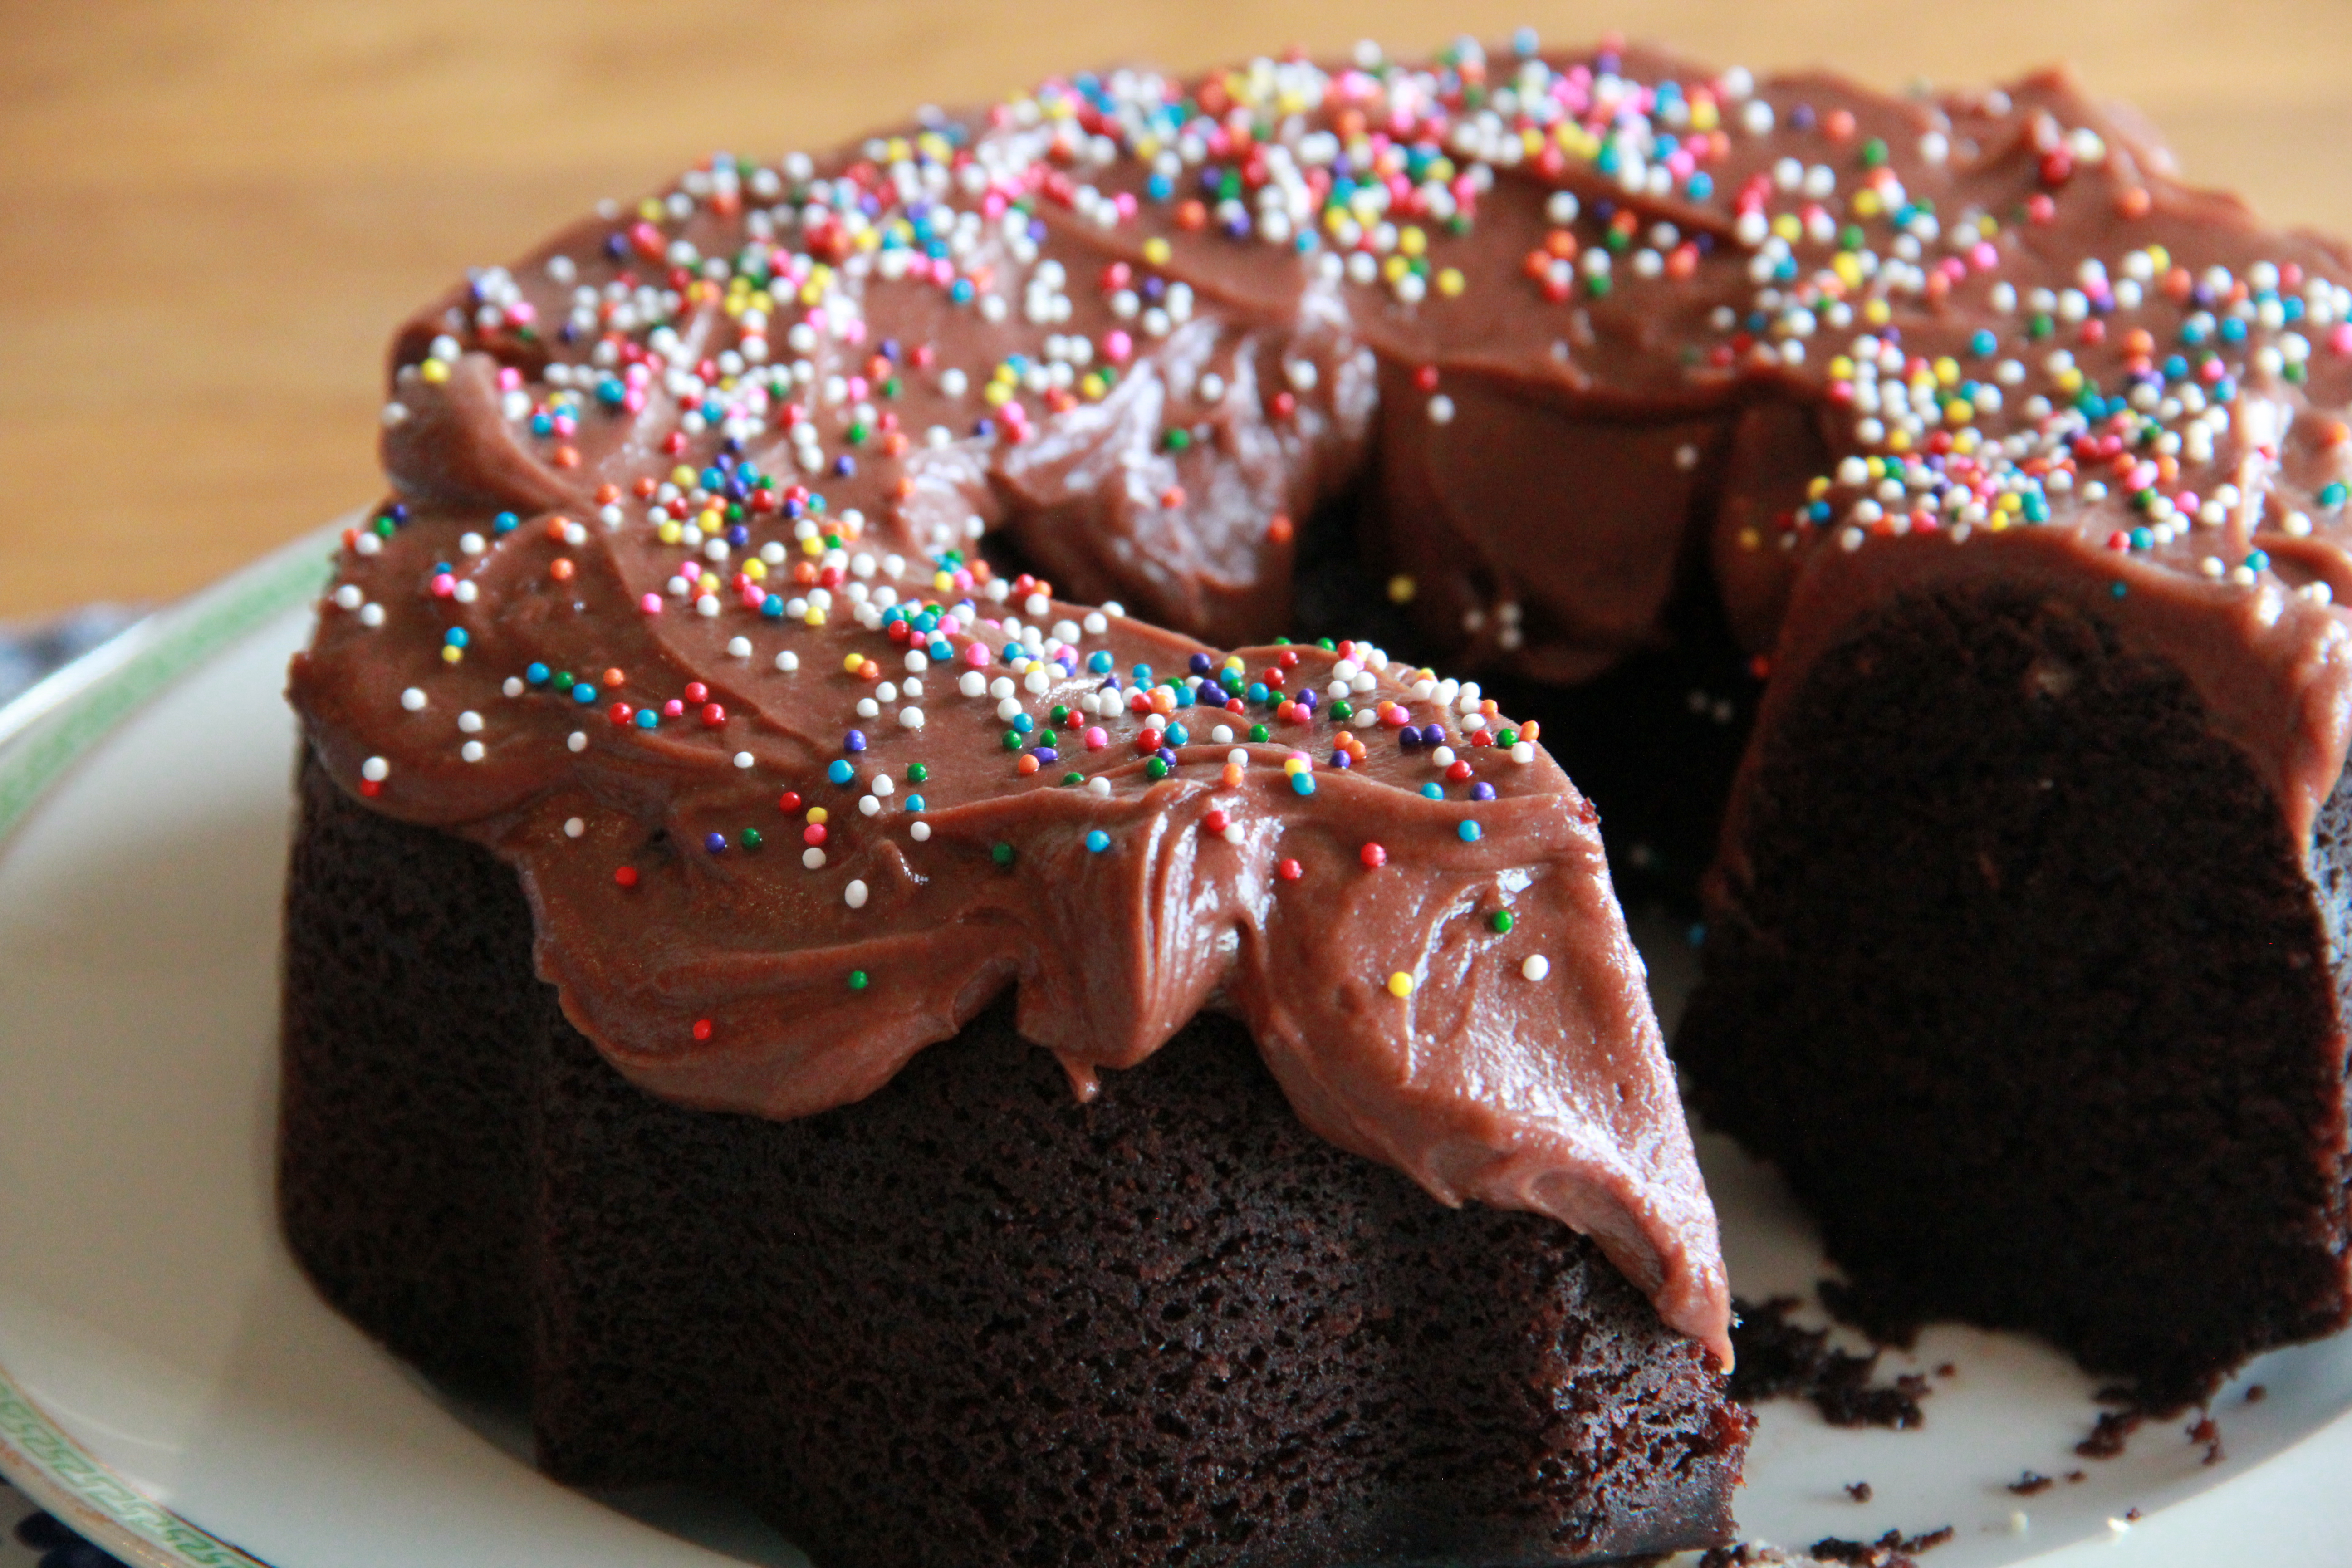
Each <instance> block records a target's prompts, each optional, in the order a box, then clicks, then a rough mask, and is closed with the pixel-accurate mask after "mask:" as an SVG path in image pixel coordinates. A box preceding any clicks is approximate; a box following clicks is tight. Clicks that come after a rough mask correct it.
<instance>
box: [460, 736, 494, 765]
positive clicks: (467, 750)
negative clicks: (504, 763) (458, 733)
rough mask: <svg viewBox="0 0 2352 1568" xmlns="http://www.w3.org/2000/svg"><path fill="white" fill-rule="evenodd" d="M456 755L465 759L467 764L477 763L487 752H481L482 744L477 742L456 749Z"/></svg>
mask: <svg viewBox="0 0 2352 1568" xmlns="http://www.w3.org/2000/svg"><path fill="white" fill-rule="evenodd" d="M457 754H458V755H459V756H461V757H463V758H465V759H466V760H467V762H469V763H478V762H480V761H481V760H482V758H483V757H484V756H486V755H488V752H485V751H484V750H483V747H482V743H481V742H479V741H468V742H466V743H465V744H464V745H462V746H460V747H458V748H457Z"/></svg>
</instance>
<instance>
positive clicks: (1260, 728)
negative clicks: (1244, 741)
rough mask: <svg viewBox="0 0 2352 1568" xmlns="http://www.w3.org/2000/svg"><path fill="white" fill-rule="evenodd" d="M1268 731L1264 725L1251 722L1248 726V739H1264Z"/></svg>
mask: <svg viewBox="0 0 2352 1568" xmlns="http://www.w3.org/2000/svg"><path fill="white" fill-rule="evenodd" d="M1268 732H1269V731H1267V730H1266V727H1265V725H1263V724H1253V725H1251V726H1250V739H1251V740H1253V741H1263V740H1265V738H1266V735H1267V734H1268Z"/></svg>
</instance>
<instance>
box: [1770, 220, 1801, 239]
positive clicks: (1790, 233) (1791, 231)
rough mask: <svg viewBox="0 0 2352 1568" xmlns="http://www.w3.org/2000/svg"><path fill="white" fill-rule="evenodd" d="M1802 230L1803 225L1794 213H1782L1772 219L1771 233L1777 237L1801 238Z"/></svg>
mask: <svg viewBox="0 0 2352 1568" xmlns="http://www.w3.org/2000/svg"><path fill="white" fill-rule="evenodd" d="M1804 232H1805V226H1804V224H1803V223H1801V222H1800V221H1799V219H1798V217H1797V215H1796V214H1795V213H1782V214H1781V215H1780V216H1779V217H1776V218H1774V219H1773V220H1772V233H1773V234H1774V235H1775V236H1776V237H1779V238H1781V239H1787V240H1795V239H1799V238H1801V237H1803V235H1804Z"/></svg>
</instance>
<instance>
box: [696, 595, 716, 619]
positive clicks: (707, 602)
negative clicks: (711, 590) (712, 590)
mask: <svg viewBox="0 0 2352 1568" xmlns="http://www.w3.org/2000/svg"><path fill="white" fill-rule="evenodd" d="M694 613H695V614H696V615H698V616H717V615H718V614H719V595H716V594H705V595H702V597H700V598H699V599H697V600H695V601H694Z"/></svg>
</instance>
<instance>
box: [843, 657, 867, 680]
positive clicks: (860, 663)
mask: <svg viewBox="0 0 2352 1568" xmlns="http://www.w3.org/2000/svg"><path fill="white" fill-rule="evenodd" d="M865 663H866V656H865V655H864V654H862V653H853V654H851V655H850V656H849V657H848V658H845V659H843V660H842V661H841V673H842V674H844V675H856V673H857V672H858V670H859V669H860V668H864V666H865Z"/></svg>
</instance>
